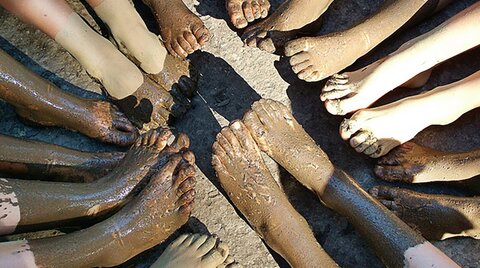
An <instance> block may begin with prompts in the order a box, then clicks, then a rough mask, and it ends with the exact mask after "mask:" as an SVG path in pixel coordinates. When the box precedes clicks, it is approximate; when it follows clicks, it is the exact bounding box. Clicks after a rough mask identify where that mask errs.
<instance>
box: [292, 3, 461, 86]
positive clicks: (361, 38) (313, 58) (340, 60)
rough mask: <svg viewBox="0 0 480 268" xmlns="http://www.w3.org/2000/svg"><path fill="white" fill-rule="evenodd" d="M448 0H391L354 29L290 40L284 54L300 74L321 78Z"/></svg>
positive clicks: (306, 76) (309, 77) (353, 60)
mask: <svg viewBox="0 0 480 268" xmlns="http://www.w3.org/2000/svg"><path fill="white" fill-rule="evenodd" d="M439 2H441V3H439ZM445 2H446V3H448V2H451V0H446V1H438V0H427V1H425V0H415V1H411V0H401V1H388V4H386V5H385V6H384V7H383V8H382V9H381V10H380V11H379V12H377V13H376V14H375V15H373V16H371V17H370V18H368V19H366V20H365V21H363V22H362V23H360V24H358V25H356V26H355V27H353V28H351V29H348V30H345V31H343V32H336V33H332V34H328V35H325V36H318V37H303V38H299V39H296V40H293V41H290V42H288V43H287V44H286V46H285V55H287V56H288V57H291V59H290V64H291V65H292V69H293V71H294V72H295V73H296V74H297V75H298V78H300V79H303V80H305V81H309V82H312V81H319V80H322V79H325V78H327V77H328V76H330V75H332V74H334V73H336V72H339V71H341V70H343V69H344V68H345V67H348V66H349V65H351V64H352V63H354V62H355V61H356V60H357V59H358V58H360V57H361V56H363V55H365V54H367V53H368V52H369V51H370V50H372V49H373V48H375V47H376V46H377V45H378V44H380V43H381V42H382V41H383V40H385V39H387V38H388V37H389V36H391V35H392V34H393V33H394V32H396V31H397V30H398V29H400V28H402V26H404V25H405V24H406V23H408V22H413V21H419V20H421V19H423V18H424V17H426V16H428V15H430V14H432V13H434V12H435V11H436V10H438V9H439V7H443V6H444V5H445V4H446V3H445ZM409 24H411V23H409Z"/></svg>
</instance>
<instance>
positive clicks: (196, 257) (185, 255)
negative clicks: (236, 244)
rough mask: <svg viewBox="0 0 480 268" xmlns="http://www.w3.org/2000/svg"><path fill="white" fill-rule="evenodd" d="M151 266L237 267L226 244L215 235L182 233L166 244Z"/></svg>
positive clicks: (172, 267)
mask: <svg viewBox="0 0 480 268" xmlns="http://www.w3.org/2000/svg"><path fill="white" fill-rule="evenodd" d="M151 267H153V268H176V267H202V268H219V267H221V268H224V267H228V268H234V267H239V265H237V264H236V263H235V260H234V259H233V257H231V256H230V255H229V248H228V246H227V245H226V244H225V243H223V242H221V241H220V240H219V239H218V238H217V237H216V236H214V235H212V236H210V235H202V234H183V235H181V236H179V237H178V238H177V239H175V240H174V241H173V242H172V243H170V244H169V245H168V247H167V248H166V249H165V251H164V252H163V253H162V255H161V256H160V257H159V258H158V260H157V261H156V262H155V263H154V264H152V266H151Z"/></svg>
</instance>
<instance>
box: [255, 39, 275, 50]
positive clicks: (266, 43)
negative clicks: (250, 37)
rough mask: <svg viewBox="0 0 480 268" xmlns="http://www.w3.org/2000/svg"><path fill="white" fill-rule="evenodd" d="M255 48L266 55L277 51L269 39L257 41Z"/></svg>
mask: <svg viewBox="0 0 480 268" xmlns="http://www.w3.org/2000/svg"><path fill="white" fill-rule="evenodd" d="M257 47H258V48H259V49H261V50H263V51H265V52H268V53H274V52H275V51H276V50H277V49H276V47H275V44H274V43H273V40H272V39H271V38H264V39H261V40H260V41H257Z"/></svg>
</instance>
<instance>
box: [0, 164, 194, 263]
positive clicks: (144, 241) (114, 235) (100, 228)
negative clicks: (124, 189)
mask: <svg viewBox="0 0 480 268" xmlns="http://www.w3.org/2000/svg"><path fill="white" fill-rule="evenodd" d="M187 161H188V160H187ZM192 165H193V162H190V163H187V162H185V161H182V157H181V156H179V155H176V156H174V157H172V158H171V159H170V161H169V162H168V163H167V164H166V165H165V166H164V167H163V168H162V169H161V170H160V171H159V172H158V173H156V174H155V175H154V176H153V177H152V179H151V180H150V182H149V184H148V185H147V186H146V188H145V189H144V190H143V191H142V192H141V193H140V194H139V195H138V196H137V197H135V199H134V200H132V201H131V202H130V203H128V204H127V205H126V206H125V207H123V208H122V209H121V210H120V211H119V212H117V213H116V214H115V215H113V216H112V217H110V218H108V219H107V220H105V221H103V222H100V223H98V224H95V225H93V226H91V227H89V228H87V229H83V230H81V231H78V232H74V233H70V234H67V235H63V236H57V237H52V238H45V239H38V240H29V241H27V240H25V241H16V242H9V243H0V262H1V263H2V264H3V263H9V264H12V265H10V266H9V267H19V266H21V267H24V266H27V267H110V266H116V265H119V264H121V263H123V262H125V261H127V260H128V259H130V258H132V257H133V256H135V255H137V254H139V253H140V252H142V251H144V250H147V249H149V248H151V247H153V246H155V245H157V244H158V243H160V242H162V241H163V240H165V239H166V238H167V237H168V236H170V235H171V234H172V233H173V232H174V231H175V230H176V229H178V228H179V227H181V226H182V225H183V224H184V223H185V222H186V221H187V220H188V217H189V215H190V212H191V210H192V202H193V198H194V195H195V191H194V190H193V188H192V187H191V185H189V184H188V183H186V182H187V181H188V180H190V179H192V177H191V176H190V174H189V172H188V171H187V170H191V169H194V168H193V166H192ZM12 253H13V254H12ZM59 256H61V257H59ZM28 265H30V266H28Z"/></svg>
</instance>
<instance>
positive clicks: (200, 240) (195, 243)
mask: <svg viewBox="0 0 480 268" xmlns="http://www.w3.org/2000/svg"><path fill="white" fill-rule="evenodd" d="M208 237H209V236H208V235H199V237H198V238H197V239H196V240H195V241H193V243H192V248H194V249H195V250H197V249H198V248H200V247H201V246H202V245H203V244H204V243H205V242H206V241H207V239H208ZM198 256H199V257H200V256H202V255H200V254H198Z"/></svg>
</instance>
